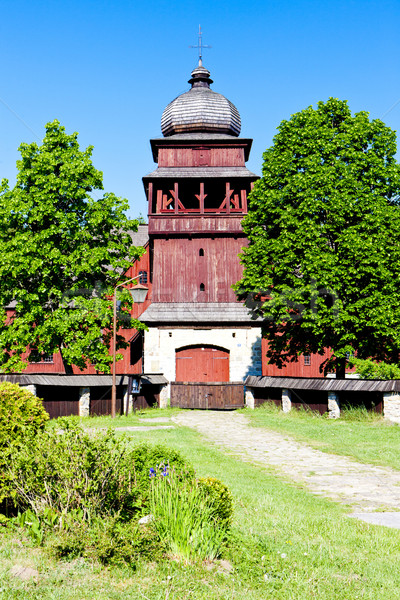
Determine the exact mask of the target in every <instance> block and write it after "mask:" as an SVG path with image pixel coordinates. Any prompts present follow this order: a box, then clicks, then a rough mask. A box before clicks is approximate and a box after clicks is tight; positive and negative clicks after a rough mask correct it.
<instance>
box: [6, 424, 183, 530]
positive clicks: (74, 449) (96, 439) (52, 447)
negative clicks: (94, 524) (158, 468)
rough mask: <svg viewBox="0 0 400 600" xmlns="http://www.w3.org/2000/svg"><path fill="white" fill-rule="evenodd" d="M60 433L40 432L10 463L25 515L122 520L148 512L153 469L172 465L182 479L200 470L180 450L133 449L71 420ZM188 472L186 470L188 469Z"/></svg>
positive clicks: (110, 435) (108, 434) (14, 492)
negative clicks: (110, 516)
mask: <svg viewBox="0 0 400 600" xmlns="http://www.w3.org/2000/svg"><path fill="white" fill-rule="evenodd" d="M58 423H59V427H61V428H62V431H60V430H59V429H58V430H56V429H50V430H46V431H43V432H38V433H37V434H36V436H34V437H32V438H30V440H29V443H28V442H27V443H26V444H25V445H24V446H23V447H21V448H19V449H17V450H15V451H14V452H13V453H12V454H11V456H10V460H9V464H8V475H9V478H10V484H11V492H12V498H13V500H14V503H15V506H16V507H18V508H19V509H20V510H21V511H25V510H26V509H28V508H29V509H30V510H32V511H33V512H34V513H35V514H36V515H37V516H40V515H43V513H44V511H45V509H51V510H53V511H55V512H56V513H58V514H60V515H63V516H65V515H67V514H68V513H71V511H76V510H79V511H82V512H83V520H86V521H90V520H91V519H92V518H94V517H96V516H100V515H107V514H114V513H116V512H118V514H119V518H120V520H129V519H130V518H132V516H134V515H137V514H138V513H139V514H141V513H143V512H144V511H148V505H149V493H150V468H152V466H153V465H157V464H161V463H163V464H170V465H173V466H174V468H175V469H176V472H177V473H179V477H181V478H193V477H194V471H193V468H192V467H191V466H190V465H186V462H185V461H184V459H183V458H182V457H181V455H180V454H179V453H178V452H176V451H175V450H170V449H168V448H165V447H163V446H150V445H146V444H140V445H139V446H136V447H131V446H129V444H128V440H127V439H125V438H117V437H115V435H114V433H113V431H112V430H109V431H107V432H98V433H90V432H88V431H85V430H84V429H83V428H82V427H81V426H80V425H79V424H77V423H76V422H74V421H70V420H69V419H59V420H58ZM184 469H185V470H184Z"/></svg>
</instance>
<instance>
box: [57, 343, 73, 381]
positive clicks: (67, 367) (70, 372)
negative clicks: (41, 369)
mask: <svg viewBox="0 0 400 600" xmlns="http://www.w3.org/2000/svg"><path fill="white" fill-rule="evenodd" d="M60 356H61V360H62V362H63V366H64V370H65V374H66V375H73V374H74V371H73V369H72V366H71V365H70V364H69V363H67V362H66V360H65V358H64V356H63V353H62V348H61V346H60Z"/></svg>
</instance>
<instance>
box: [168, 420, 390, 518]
mask: <svg viewBox="0 0 400 600" xmlns="http://www.w3.org/2000/svg"><path fill="white" fill-rule="evenodd" d="M172 421H173V422H174V423H176V424H177V425H182V426H185V427H191V428H194V429H196V430H197V431H199V432H200V433H201V434H202V435H204V436H205V437H206V438H207V439H208V440H209V441H211V442H212V443H213V444H215V445H216V446H217V447H220V448H225V449H228V450H229V451H230V453H232V454H233V455H236V456H239V457H240V458H241V459H242V460H246V461H249V462H252V463H256V464H259V465H261V466H266V467H269V468H271V467H272V468H274V469H275V470H277V471H279V472H280V473H282V474H283V475H284V476H285V477H286V478H287V479H290V480H292V481H293V480H294V481H296V482H299V483H302V484H304V485H305V486H306V487H307V488H308V489H309V490H310V491H311V492H313V493H314V494H319V495H322V496H326V497H328V498H331V499H332V500H335V501H339V502H342V503H345V504H349V505H351V506H352V508H353V510H355V511H358V512H360V511H362V512H364V511H376V510H382V511H396V510H400V472H399V471H395V470H392V469H390V468H387V467H376V466H373V465H367V464H362V463H358V462H356V461H355V460H352V459H350V458H346V457H343V456H336V455H334V454H327V453H325V452H321V451H319V450H314V449H313V448H310V446H307V445H306V444H303V443H301V442H297V441H294V440H293V439H291V438H290V437H288V436H286V435H282V434H280V433H276V432H274V431H271V430H267V429H262V428H256V427H251V426H250V425H249V423H248V420H247V419H246V417H245V416H244V415H240V414H237V413H233V412H216V411H215V412H213V411H189V410H188V411H185V412H182V413H180V414H179V415H177V416H175V417H172ZM376 520H377V521H378V520H379V519H378V518H377V519H376Z"/></svg>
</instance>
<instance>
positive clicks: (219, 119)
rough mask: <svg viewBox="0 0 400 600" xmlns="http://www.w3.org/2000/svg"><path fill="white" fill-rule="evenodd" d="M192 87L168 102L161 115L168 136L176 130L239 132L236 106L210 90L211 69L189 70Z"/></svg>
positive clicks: (162, 129) (182, 131) (200, 66)
mask: <svg viewBox="0 0 400 600" xmlns="http://www.w3.org/2000/svg"><path fill="white" fill-rule="evenodd" d="M189 83H190V84H191V85H192V87H191V89H190V90H189V91H188V92H185V93H184V94H181V95H180V96H178V97H177V98H175V100H173V101H172V102H170V104H168V106H167V107H166V109H165V110H164V112H163V114H162V117H161V131H162V134H163V135H164V136H165V137H167V136H170V135H174V134H176V133H193V132H199V133H222V134H227V135H234V136H238V135H239V134H240V126H241V124H240V115H239V111H238V110H237V108H236V106H235V105H234V104H232V102H230V101H229V100H228V99H227V98H225V96H223V95H222V94H217V92H214V91H213V90H211V89H210V84H211V83H213V81H212V79H210V72H209V71H208V70H207V69H206V68H205V67H203V66H202V64H201V61H200V64H199V66H198V67H196V69H194V71H192V77H191V79H189Z"/></svg>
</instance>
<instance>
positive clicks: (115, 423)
mask: <svg viewBox="0 0 400 600" xmlns="http://www.w3.org/2000/svg"><path fill="white" fill-rule="evenodd" d="M178 412H179V409H177V408H165V409H161V410H160V409H157V408H147V409H140V410H137V411H136V414H133V413H132V414H129V415H128V416H127V417H126V416H125V415H117V416H116V417H115V419H112V418H111V417H110V416H104V417H96V416H93V417H69V418H70V419H73V420H75V421H76V422H78V423H81V424H82V425H83V427H89V428H94V429H97V428H101V429H107V428H108V427H148V426H159V425H172V424H173V423H167V422H165V423H158V422H152V421H153V420H154V419H155V418H160V417H163V418H165V419H168V418H171V417H173V416H174V415H176V414H177V413H178ZM46 426H47V427H57V426H58V419H52V420H51V421H48V422H47V424H46Z"/></svg>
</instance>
